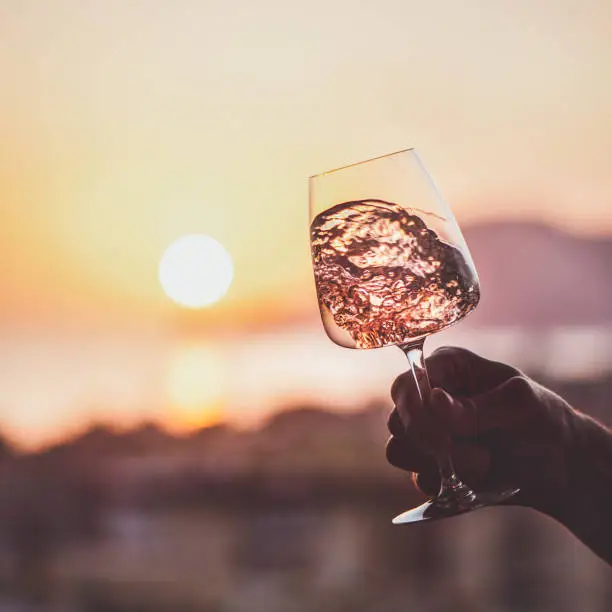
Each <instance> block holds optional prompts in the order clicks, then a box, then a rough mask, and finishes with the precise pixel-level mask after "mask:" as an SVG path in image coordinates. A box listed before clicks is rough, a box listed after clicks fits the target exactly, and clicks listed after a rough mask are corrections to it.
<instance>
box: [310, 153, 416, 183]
mask: <svg viewBox="0 0 612 612" xmlns="http://www.w3.org/2000/svg"><path fill="white" fill-rule="evenodd" d="M410 151H412V152H413V153H414V154H415V155H416V154H417V151H416V147H406V148H405V149H400V150H399V151H393V152H392V153H385V154H384V155H377V156H376V157H370V158H368V159H363V160H361V161H358V162H353V163H351V164H345V165H344V166H339V167H338V168H332V169H331V170H325V171H324V172H318V173H317V174H311V175H310V176H309V177H308V180H312V179H315V178H318V177H321V176H326V175H328V174H333V173H334V172H339V171H340V170H347V169H348V168H354V167H355V166H361V165H362V164H367V163H369V162H373V161H377V160H379V159H385V158H386V157H393V156H394V155H400V154H401V153H409V152H410Z"/></svg>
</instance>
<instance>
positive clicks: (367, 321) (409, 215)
mask: <svg viewBox="0 0 612 612" xmlns="http://www.w3.org/2000/svg"><path fill="white" fill-rule="evenodd" d="M309 196H310V197H309V200H310V202H309V204H310V206H309V207H310V221H311V225H310V244H311V252H312V263H313V270H314V276H315V284H316V288H317V297H318V301H319V309H320V312H321V318H322V321H323V326H324V327H325V331H326V332H327V335H328V336H329V337H330V339H331V340H332V341H333V342H335V343H336V344H339V345H340V346H344V347H348V348H355V349H372V348H379V347H384V346H391V345H395V346H398V347H399V348H400V349H401V350H402V351H403V352H404V353H405V354H406V357H407V358H408V363H409V364H410V371H411V372H412V375H413V379H414V383H415V385H416V390H417V391H418V397H419V398H420V401H421V402H422V403H423V406H424V408H425V409H426V408H427V402H428V398H429V394H430V391H431V387H430V384H429V378H428V376H427V370H426V367H425V362H424V360H423V343H424V342H425V338H426V337H427V336H429V335H430V334H433V333H436V332H438V331H440V330H442V329H445V328H446V327H449V326H450V325H453V324H454V323H456V322H457V321H460V320H461V319H463V317H465V316H467V315H468V314H469V313H470V312H471V311H472V310H474V308H475V307H476V305H477V304H478V301H479V299H480V286H479V282H478V276H477V274H476V269H475V267H474V263H473V261H472V258H471V256H470V252H469V250H468V248H467V245H466V243H465V240H464V239H463V236H462V234H461V231H460V230H459V226H458V225H457V222H456V221H455V218H454V217H453V214H452V212H451V210H450V208H449V206H448V205H447V204H446V202H445V201H444V200H443V198H442V196H441V194H440V192H439V191H438V189H437V187H436V186H435V184H434V182H433V180H432V178H431V176H430V174H429V173H428V172H427V170H426V168H425V166H424V164H423V163H422V161H421V159H420V158H419V156H418V154H417V152H416V150H415V149H405V150H402V151H397V152H395V153H390V154H389V155H384V156H381V157H377V158H374V159H370V160H367V161H363V162H359V163H356V164H351V165H349V166H344V167H342V168H338V169H336V170H331V171H328V172H324V173H322V174H318V175H315V176H312V177H310V181H309ZM398 412H399V416H400V419H401V420H402V422H403V423H404V425H405V426H407V425H408V419H409V415H407V414H402V411H401V410H399V409H398ZM437 461H438V466H439V470H440V479H441V485H440V491H439V492H438V495H437V496H436V497H435V498H434V499H432V500H430V501H427V502H426V503H424V504H422V505H421V506H418V507H417V508H414V509H412V510H408V511H406V512H404V513H402V514H400V515H399V516H397V517H396V518H395V519H393V522H394V523H395V524H402V523H412V522H416V521H423V520H431V519H439V518H444V517H448V516H454V515H456V514H462V513H464V512H468V511H470V510H474V509H476V508H480V507H482V506H488V505H492V504H496V503H500V502H502V501H504V500H506V499H509V498H510V497H512V496H513V495H515V494H516V493H517V492H518V489H509V490H505V491H499V492H486V493H476V492H474V491H473V490H472V489H470V488H469V487H468V486H466V485H465V484H463V483H462V482H461V480H459V478H458V477H457V475H456V474H455V470H454V467H453V462H452V460H451V457H450V456H449V454H448V452H443V453H438V455H437Z"/></svg>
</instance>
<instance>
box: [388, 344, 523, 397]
mask: <svg viewBox="0 0 612 612" xmlns="http://www.w3.org/2000/svg"><path fill="white" fill-rule="evenodd" d="M426 364H427V370H428V372H429V378H430V380H431V384H432V386H433V387H442V388H444V389H446V390H447V391H448V392H449V393H451V394H453V395H475V394H479V393H484V392H485V391H488V390H489V389H493V388H494V387H497V386H498V385H501V384H502V383H503V382H504V381H506V380H508V379H509V378H512V377H514V376H521V373H520V372H519V371H518V370H517V369H516V368H513V367H512V366H509V365H507V364H505V363H500V362H497V361H491V360H489V359H485V358H484V357H481V356H480V355H477V354H476V353H472V352H471V351H468V350H466V349H462V348H457V347H441V348H439V349H437V350H436V351H434V352H433V353H432V354H431V356H430V357H428V358H427V359H426ZM402 376H403V375H402ZM400 378H402V377H401V376H400ZM398 384H403V381H400V383H398Z"/></svg>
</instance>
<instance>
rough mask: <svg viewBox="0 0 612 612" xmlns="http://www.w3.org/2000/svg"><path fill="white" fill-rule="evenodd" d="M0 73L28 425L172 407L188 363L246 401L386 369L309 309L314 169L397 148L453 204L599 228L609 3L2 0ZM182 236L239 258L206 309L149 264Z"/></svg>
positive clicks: (18, 368)
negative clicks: (187, 306) (170, 294)
mask: <svg viewBox="0 0 612 612" xmlns="http://www.w3.org/2000/svg"><path fill="white" fill-rule="evenodd" d="M0 75H1V76H2V84H3V86H2V90H1V91H0V186H1V191H0V257H1V258H2V262H3V264H2V265H1V266H0V295H1V299H0V426H2V424H3V423H4V428H5V429H7V430H8V431H9V432H10V433H11V434H13V435H14V436H15V437H17V438H19V439H21V440H25V441H26V442H32V441H37V440H42V439H44V438H45V437H48V436H53V435H59V433H60V432H63V431H66V430H67V428H70V427H74V426H77V425H78V424H80V423H82V422H86V421H87V420H88V419H91V418H94V417H95V418H111V419H117V420H121V419H123V420H126V421H130V420H134V419H139V418H146V417H149V416H158V415H162V416H163V415H167V411H168V410H169V408H168V406H169V405H170V404H172V405H174V404H175V403H176V402H177V401H178V400H176V396H177V394H178V396H181V391H180V389H179V390H177V388H178V387H181V385H182V389H183V391H184V390H185V388H187V387H189V386H190V384H192V383H190V382H182V383H180V382H177V380H183V378H184V376H185V372H186V371H195V372H198V371H204V370H206V371H207V372H208V375H207V376H204V375H203V374H202V376H201V377H200V376H199V375H198V374H191V375H190V376H191V377H192V378H195V379H197V380H196V381H195V382H194V383H193V384H194V385H195V386H196V387H197V386H198V385H200V387H202V385H204V386H205V387H206V388H207V389H208V391H207V393H208V396H206V394H204V396H203V397H201V398H200V400H199V401H202V402H205V403H208V404H210V405H211V406H212V405H213V404H214V405H217V404H219V405H220V406H222V408H220V410H221V411H223V410H229V411H230V412H231V411H232V410H233V412H232V414H233V415H234V416H235V418H236V420H241V419H242V416H243V413H242V412H240V410H243V411H244V420H245V421H248V420H249V418H252V415H250V416H249V415H247V414H246V412H247V411H248V410H249V409H248V408H247V406H249V405H251V404H257V405H259V406H260V408H259V410H260V413H261V411H262V410H263V407H265V406H269V405H270V400H271V398H274V399H275V401H277V402H278V401H281V400H282V401H285V400H286V401H297V400H298V399H301V400H303V399H304V398H305V393H304V392H303V390H304V389H311V390H313V389H314V391H313V394H314V396H313V399H317V398H318V399H320V398H322V397H323V398H325V397H327V398H329V397H333V398H335V399H334V401H336V399H337V400H338V401H340V400H341V399H342V398H344V400H345V403H347V404H350V403H351V402H352V401H353V400H354V399H356V398H353V397H352V396H350V394H348V395H347V393H348V392H347V387H351V388H352V386H354V385H351V383H350V380H354V378H355V373H356V372H358V373H359V379H360V380H366V381H367V380H370V384H371V386H372V385H380V384H381V381H382V378H383V372H382V369H383V366H380V367H379V366H373V365H372V364H373V362H372V361H371V359H372V358H371V356H370V357H368V356H367V355H354V354H351V355H350V356H349V353H350V352H347V351H344V352H342V351H341V350H340V349H337V348H336V347H332V346H328V344H327V340H326V339H325V338H324V336H323V335H322V332H321V331H320V329H319V327H318V323H317V321H316V316H317V313H316V303H315V301H314V293H313V286H312V279H311V277H312V272H311V269H310V264H309V251H308V242H307V240H308V234H307V227H308V214H307V177H308V176H310V175H312V174H315V173H317V172H321V171H323V170H326V169H329V168H333V167H337V166H340V165H343V164H345V163H350V162H354V161H359V160H361V159H367V158H369V157H372V156H375V155H380V154H384V153H388V152H391V151H394V150H397V149H401V148H404V147H407V146H415V147H417V149H418V150H419V151H420V153H421V155H422V157H423V159H424V161H425V163H426V165H427V166H428V168H429V170H430V171H431V172H432V174H433V175H434V176H435V178H436V181H437V183H438V185H439V186H440V187H441V189H442V192H443V194H444V196H445V198H446V199H447V200H448V201H449V202H450V204H451V206H452V208H453V210H454V212H455V214H456V216H457V218H458V220H459V221H460V223H461V224H469V223H474V222H478V221H484V220H488V219H508V218H515V219H516V218H518V219H532V220H540V221H545V222H547V223H551V224H554V225H557V226H560V227H563V228H565V229H568V230H570V231H574V232H579V233H587V234H592V233H598V234H609V233H612V173H610V171H609V164H610V162H609V160H610V158H611V157H612V145H611V144H610V143H612V79H611V78H610V75H612V5H611V4H610V3H609V2H604V1H602V0H600V1H596V0H583V1H578V0H577V1H569V0H558V1H554V2H553V1H552V0H540V1H539V2H532V1H528V0H518V1H517V0H513V1H510V0H498V1H495V2H486V1H485V0H466V1H464V2H461V3H458V2H453V1H451V0H440V1H435V2H429V3H422V2H418V3H417V2H413V1H412V0H401V1H399V0H398V1H395V0H393V1H391V0H379V1H378V2H362V3H356V2H348V1H338V0H325V1H323V0H314V1H311V2H309V3H287V2H280V0H262V1H260V2H258V3H248V2H236V1H229V2H213V1H207V2H202V1H196V0H177V1H175V2H172V3H170V2H163V1H161V0H148V1H147V2H144V1H142V0H141V1H136V0H128V1H125V0H121V1H119V0H106V1H102V0H97V1H94V0H90V1H77V0H55V1H54V2H42V1H40V0H38V1H33V0H0ZM194 232H202V233H206V234H209V235H211V236H213V237H214V238H215V239H217V240H218V241H220V242H221V243H222V244H223V245H225V247H226V248H227V249H228V251H229V252H230V253H231V255H232V257H233V259H234V265H235V279H234V283H233V285H232V287H231V289H230V291H229V293H228V294H227V296H226V298H225V299H224V300H223V301H222V302H220V303H219V304H217V305H216V306H214V307H212V308H209V309H207V310H206V311H205V312H202V313H200V314H194V313H184V312H182V311H181V310H180V309H179V308H178V307H177V306H175V305H174V304H172V303H171V302H170V300H168V299H167V298H166V296H165V295H164V294H163V292H162V291H161V289H160V287H159V283H158V282H157V265H158V263H159V259H160V256H161V253H162V252H163V250H164V249H165V248H166V246H167V245H168V244H169V243H170V242H171V241H172V240H174V239H175V238H177V237H179V236H181V235H182V234H186V233H194ZM301 346H305V347H308V348H307V350H305V351H304V353H305V354H306V355H308V358H306V357H303V356H300V353H301V352H302V351H301ZM194 347H195V348H194ZM337 351H340V352H337ZM211 355H214V357H211ZM322 355H326V357H325V358H323V357H321V356H322ZM326 359H329V360H330V361H329V362H328V361H325V360H326ZM391 359H392V358H391V357H389V358H387V357H385V358H384V359H382V361H380V362H378V361H377V363H384V367H385V368H388V367H391V365H390V364H391V363H393V367H396V366H395V364H396V361H395V359H393V361H391ZM313 361H314V362H317V361H320V362H321V363H329V367H327V368H326V369H325V372H327V373H325V372H323V373H321V372H320V371H319V370H318V369H317V368H314V366H312V362H313ZM184 362H187V363H188V364H191V365H189V366H184V365H181V364H182V363H184ZM358 362H359V364H358ZM272 363H274V364H275V366H274V367H272V366H271V365H270V364H272ZM397 363H398V365H397V368H400V367H401V362H397ZM177 364H178V365H177ZM194 364H195V365H194ZM198 364H199V365H198ZM207 364H208V365H207ZM211 364H212V365H211ZM214 364H216V365H214ZM219 364H221V365H219ZM262 364H264V365H262ZM266 364H267V366H266ZM280 364H284V365H282V366H281V365H280ZM341 364H343V365H341ZM347 364H351V365H350V366H349V365H347ZM279 367H285V368H286V369H287V372H285V373H284V374H283V375H282V376H280V375H279V374H277V371H276V369H277V368H279ZM343 367H346V368H347V369H346V374H345V375H344V374H342V372H341V371H342V368H343ZM372 370H375V371H376V372H378V374H377V375H376V376H375V375H372V378H371V379H368V378H367V376H365V375H364V372H366V371H367V372H370V371H372ZM179 371H180V372H183V374H177V373H176V372H179ZM173 372H174V374H173ZM330 372H331V373H332V374H333V375H330ZM364 376H365V377H364ZM181 377H183V378H181ZM252 377H254V378H255V379H256V380H258V381H260V387H259V389H258V391H257V393H254V391H253V390H252V389H251V387H249V384H250V383H249V381H250V380H251V378H252ZM187 378H189V377H187ZM391 379H392V376H390V377H389V380H391ZM202 380H203V381H204V383H202V382H201V381H202ZM339 380H342V381H345V382H344V383H342V384H340V383H339V382H338V381H339ZM198 381H200V382H198ZM206 381H208V382H206ZM262 381H263V382H262ZM283 381H284V382H283ZM366 387H367V384H366V382H363V383H362V384H361V387H359V386H358V388H357V390H356V391H355V393H358V392H359V389H365V388H366ZM211 389H212V390H211ZM245 389H251V391H250V392H249V394H250V395H251V397H253V396H257V397H259V398H260V399H259V401H258V402H254V401H253V402H251V404H249V398H245V397H244V395H245V393H244V392H243V393H241V390H245ZM334 390H335V391H334ZM196 391H197V390H196ZM196 391H194V392H193V398H195V397H196V396H197V395H198V392H196ZM315 391H316V392H315ZM317 394H318V395H317ZM349 396H350V399H349ZM173 398H174V399H173ZM181 401H182V400H181ZM194 401H195V400H194ZM236 406H244V408H240V409H238V408H236ZM230 407H231V408H230ZM193 410H194V411H195V408H194V409H193ZM253 410H255V412H257V410H256V409H253ZM177 414H178V413H177ZM212 414H213V411H212V408H210V409H209V415H212ZM214 414H217V413H216V412H214ZM193 416H194V415H193V414H192V412H189V411H187V413H181V415H180V416H177V415H174V417H173V416H170V417H169V418H170V420H172V419H174V418H175V417H176V420H177V421H181V422H182V421H185V422H187V421H190V420H191V419H192V417H193ZM211 418H212V416H211Z"/></svg>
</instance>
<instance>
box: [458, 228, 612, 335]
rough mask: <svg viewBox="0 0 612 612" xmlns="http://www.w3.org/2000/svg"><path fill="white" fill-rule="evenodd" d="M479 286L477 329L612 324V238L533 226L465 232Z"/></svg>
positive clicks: (475, 229)
mask: <svg viewBox="0 0 612 612" xmlns="http://www.w3.org/2000/svg"><path fill="white" fill-rule="evenodd" d="M464 235H465V238H466V241H467V243H468V245H469V248H470V252H471V253H472V257H473V259H474V262H475V263H476V267H477V269H478V274H479V277H480V281H481V290H482V299H481V303H480V306H479V308H478V309H477V310H476V311H475V313H474V314H473V315H471V316H470V319H469V320H470V323H471V324H473V325H479V324H480V325H522V326H533V327H534V328H540V329H541V328H546V327H551V326H561V325H593V324H612V237H601V238H595V237H584V236H575V235H572V234H569V233H566V232H563V231H560V230H558V229H555V228H552V227H549V226H546V225H542V224H533V223H519V222H517V223H508V222H504V223H501V222H500V223H487V224H482V225H476V226H470V227H467V228H464Z"/></svg>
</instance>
